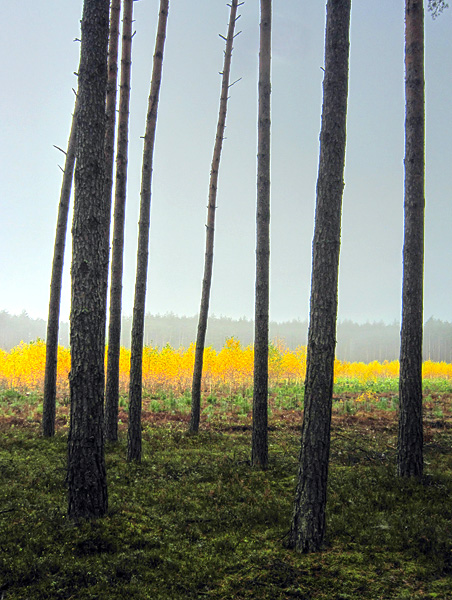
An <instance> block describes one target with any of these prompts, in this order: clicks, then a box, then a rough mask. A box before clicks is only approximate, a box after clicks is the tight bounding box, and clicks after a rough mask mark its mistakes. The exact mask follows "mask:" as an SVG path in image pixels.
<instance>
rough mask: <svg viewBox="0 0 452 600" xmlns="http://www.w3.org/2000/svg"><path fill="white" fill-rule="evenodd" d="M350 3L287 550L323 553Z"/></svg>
mask: <svg viewBox="0 0 452 600" xmlns="http://www.w3.org/2000/svg"><path fill="white" fill-rule="evenodd" d="M350 9H351V0H328V2H327V21H326V37H325V77H324V81H323V109H322V127H321V133H320V159H319V174H318V179H317V202H316V215H315V229H314V240H313V257H312V279H311V307H310V323H309V335H308V354H307V372H306V380H305V397H304V419H303V427H302V434H301V451H300V462H299V471H298V481H297V486H296V492H295V503H294V512H293V519H292V524H291V529H290V534H289V540H288V545H289V547H291V548H295V549H297V550H299V551H301V552H312V551H314V552H315V551H318V550H320V548H321V545H322V542H323V537H324V532H325V509H326V492H327V480H328V460H329V450H330V426H331V405H332V396H333V378H334V353H335V346H336V318H337V285H338V270H339V250H340V234H341V208H342V193H343V188H344V181H343V176H344V164H345V142H346V116H347V95H348V58H349V29H350Z"/></svg>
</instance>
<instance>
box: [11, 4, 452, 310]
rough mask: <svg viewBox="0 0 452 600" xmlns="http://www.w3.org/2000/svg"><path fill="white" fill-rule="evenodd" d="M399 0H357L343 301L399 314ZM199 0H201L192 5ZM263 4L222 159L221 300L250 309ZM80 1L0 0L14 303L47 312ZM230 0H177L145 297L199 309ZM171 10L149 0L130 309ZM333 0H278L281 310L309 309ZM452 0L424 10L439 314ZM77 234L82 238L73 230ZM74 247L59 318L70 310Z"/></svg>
mask: <svg viewBox="0 0 452 600" xmlns="http://www.w3.org/2000/svg"><path fill="white" fill-rule="evenodd" d="M403 4H404V3H403V1H402V0H400V1H399V2H396V1H395V0H380V2H378V3H376V2H371V1H370V0H354V3H353V6H352V27H351V57H350V92H349V112H348V117H349V118H348V138H347V157H346V173H345V182H346V186H345V192H344V205H343V206H344V208H343V230H342V251H341V269H340V289H339V317H340V318H342V319H346V318H349V319H355V320H358V321H366V320H371V321H374V320H384V321H387V322H391V321H394V320H398V319H399V318H400V296H401V273H402V267H401V262H402V261H401V255H402V239H403V238H402V236H403V154H404V131H403V128H404V84H403V77H404V66H403V50H404V47H403V34H404V20H403V19H404V15H403ZM194 6H195V9H194V8H193V7H194ZM258 7H259V3H258V1H257V0H247V2H246V4H245V5H244V6H243V7H241V13H242V18H241V19H240V20H239V22H238V27H239V29H242V30H243V33H242V34H241V35H240V36H239V37H238V38H237V40H236V43H235V49H234V54H233V60H232V71H233V72H232V78H233V80H234V79H238V78H239V77H242V80H241V81H240V82H239V83H237V85H235V86H234V87H233V88H232V89H231V98H230V104H229V112H228V119H227V133H226V136H227V139H226V141H225V143H224V148H223V156H222V162H221V168H220V177H219V191H218V201H217V204H218V211H217V230H216V242H215V259H214V278H213V286H212V296H211V312H212V313H215V314H217V315H226V316H230V317H240V316H247V317H253V313H254V270H255V202H256V153H257V150H256V120H257V117H256V112H257V60H258V30H259V11H258ZM81 8H82V2H81V1H78V2H77V1H75V0H71V1H70V2H69V1H68V0H46V1H45V2H36V1H35V0H22V1H21V2H20V3H17V2H15V3H5V4H4V6H2V11H3V12H2V18H3V22H4V23H7V24H8V27H7V28H4V30H3V33H2V36H1V38H0V52H1V55H2V56H3V60H2V63H1V66H0V76H1V81H2V87H1V91H0V114H1V115H2V128H1V132H2V133H1V136H0V182H1V186H0V210H1V220H0V256H1V257H2V260H1V266H0V286H1V287H0V289H1V296H0V310H2V309H4V310H8V311H9V312H11V313H19V312H20V311H21V310H23V309H25V310H26V311H27V312H28V313H29V314H30V315H31V316H33V317H38V316H39V317H43V318H46V315H47V306H48V295H49V282H50V268H51V261H52V254H53V243H54V231H55V223H56V211H57V205H58V199H59V192H60V186H61V172H60V170H59V169H58V164H63V162H62V160H63V157H62V155H61V154H60V153H59V152H58V151H57V150H55V149H54V148H53V144H56V145H58V146H61V147H65V146H66V143H67V136H68V132H69V127H70V119H71V112H72V108H73V93H72V91H71V88H72V87H76V77H75V76H74V75H73V72H74V71H76V70H77V67H78V54H79V49H80V45H79V44H78V43H77V42H73V40H74V38H77V37H79V35H80V34H79V27H80V24H79V21H80V16H81ZM228 10H229V9H228V7H227V6H226V3H225V2H224V1H223V0H221V1H220V0H198V2H197V3H196V5H194V4H193V3H191V2H187V1H186V0H170V14H169V20H168V35H167V44H166V49H165V57H164V65H163V81H162V90H161V99H160V108H159V117H158V125H157V137H156V147H155V164H154V179H153V194H152V215H151V245H150V269H149V280H148V295H147V307H146V308H147V311H149V312H151V313H165V312H174V313H177V314H187V315H192V314H194V313H196V312H197V311H198V309H199V298H200V290H201V279H202V270H203V260H204V235H205V227H204V223H205V217H206V204H207V194H208V182H209V171H210V162H211V154H212V148H213V143H214V136H215V127H216V120H217V111H218V99H219V88H220V77H219V75H218V71H221V67H222V60H223V41H222V40H221V38H219V37H218V34H219V33H221V34H225V32H226V27H227V21H228ZM157 12H158V2H157V0H140V2H136V3H135V19H136V22H135V29H136V32H137V33H136V36H135V37H134V40H133V59H132V60H133V64H132V72H133V75H132V77H133V80H132V101H131V121H130V125H131V129H130V156H129V186H128V200H127V202H128V204H127V232H126V253H125V259H126V262H125V273H124V312H125V313H126V314H131V311H132V303H133V293H134V281H135V257H136V237H137V222H138V210H139V189H140V173H141V152H142V140H141V138H140V136H142V135H143V132H144V123H145V114H146V105H147V96H148V92H149V79H150V71H151V64H152V54H153V47H154V40H155V26H156V19H157ZM324 25H325V3H324V2H322V1H320V0H317V1H316V2H312V1H310V2H308V1H300V0H284V1H277V0H276V1H275V2H274V21H273V71H272V78H273V94H272V109H273V112H272V126H273V128H272V192H271V194H272V248H271V282H272V287H271V318H272V319H274V320H285V319H291V318H297V317H299V318H302V319H304V318H307V317H308V311H309V285H310V270H311V240H312V234H313V214H314V204H315V184H316V177H317V162H318V150H319V148H318V139H319V131H320V115H321V102H322V70H321V67H322V64H323V43H324ZM451 25H452V10H451V9H448V10H447V11H445V12H444V14H443V15H442V16H441V17H440V18H439V19H437V20H436V21H432V19H431V18H430V16H429V15H427V14H426V98H427V100H426V108H427V140H426V147H427V169H426V201H427V209H426V262H425V318H426V319H427V318H429V317H430V316H435V317H437V318H441V319H445V320H452V303H451V300H450V298H451V296H452V269H451V266H450V262H451V256H452V236H451V233H450V232H451V229H452V209H451V200H452V184H451V175H450V174H451V165H452V142H451V140H452V126H451V123H452V119H451V118H450V106H451V104H452V77H451V73H452V56H451V54H452V35H451V34H452V27H451ZM68 242H69V243H68V246H69V247H70V240H68ZM69 267H70V256H69V254H67V257H66V262H65V278H64V291H63V298H62V318H63V319H67V318H68V315H69V302H70V277H69Z"/></svg>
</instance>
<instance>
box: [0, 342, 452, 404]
mask: <svg viewBox="0 0 452 600" xmlns="http://www.w3.org/2000/svg"><path fill="white" fill-rule="evenodd" d="M45 351H46V349H45V342H43V341H42V340H38V341H36V342H31V343H29V344H24V343H21V344H19V345H18V346H16V347H15V348H13V349H12V350H11V351H10V352H5V351H4V350H0V387H1V388H3V389H8V388H9V389H17V390H20V391H40V390H42V388H43V385H44V371H45ZM105 356H106V355H105ZM194 359H195V346H194V344H191V345H190V346H189V347H188V348H177V349H176V348H172V347H171V346H165V347H163V348H160V349H159V348H154V347H152V346H146V347H145V348H144V350H143V388H144V390H146V391H147V392H149V393H152V392H155V391H160V390H168V391H169V390H172V391H173V392H175V393H182V392H184V391H185V390H188V389H190V387H191V379H192V373H193V364H194ZM253 362H254V349H253V347H252V346H246V347H243V346H242V345H241V344H240V342H239V341H238V340H236V339H235V338H230V339H228V340H226V342H225V345H224V346H223V348H222V349H221V350H220V351H218V352H217V351H216V350H214V349H213V348H211V347H209V348H206V349H205V351H204V378H203V382H204V390H205V391H206V392H212V391H216V390H219V389H224V390H225V391H228V392H229V393H235V392H238V391H241V390H245V389H246V388H248V387H249V386H251V385H252V381H253ZM70 366H71V357H70V351H69V349H68V348H64V347H62V346H60V347H59V348H58V375H57V389H58V395H59V396H67V395H68V392H69V384H68V375H69V371H70ZM129 366H130V350H128V349H126V348H121V355H120V389H121V391H122V392H126V391H127V387H128V381H129ZM305 374H306V348H305V347H300V348H297V349H296V350H289V349H288V348H287V347H286V346H285V345H284V343H283V342H282V341H276V342H275V343H273V344H271V346H270V349H269V384H270V386H273V385H276V384H278V383H302V382H303V380H304V377H305ZM398 375H399V362H398V361H392V362H387V361H384V362H382V363H380V362H378V361H373V362H371V363H368V364H366V363H362V362H354V363H350V362H344V361H341V360H338V359H336V361H335V381H337V380H343V379H348V380H350V379H352V380H355V381H359V382H362V383H368V382H372V381H378V380H382V379H395V378H397V377H398ZM423 377H424V378H425V379H452V364H448V363H444V362H441V363H435V362H432V361H430V360H429V361H426V362H425V363H424V365H423Z"/></svg>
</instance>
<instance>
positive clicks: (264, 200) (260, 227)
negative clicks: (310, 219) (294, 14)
mask: <svg viewBox="0 0 452 600" xmlns="http://www.w3.org/2000/svg"><path fill="white" fill-rule="evenodd" d="M271 25H272V3H271V0H261V22H260V49H259V122H258V150H257V209H256V298H255V312H254V314H255V316H254V319H255V320H254V390H253V434H252V446H251V462H252V464H253V466H258V467H263V468H265V467H266V466H267V462H268V439H267V437H268V434H267V421H268V409H267V398H268V320H269V284H270V94H271Z"/></svg>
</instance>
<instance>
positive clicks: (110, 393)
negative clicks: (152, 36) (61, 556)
mask: <svg viewBox="0 0 452 600" xmlns="http://www.w3.org/2000/svg"><path fill="white" fill-rule="evenodd" d="M132 15H133V0H124V13H123V22H122V56H121V82H120V96H119V117H118V144H117V151H116V187H115V218H114V228H113V247H112V255H111V281H110V322H109V327H108V360H107V385H106V396H105V435H106V438H107V439H108V440H110V441H112V442H114V441H116V440H117V439H118V404H119V355H120V349H121V304H122V302H121V301H122V273H123V254H124V222H125V207H126V187H127V161H128V142H129V139H128V134H129V102H130V71H131V65H132V58H131V57H132Z"/></svg>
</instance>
